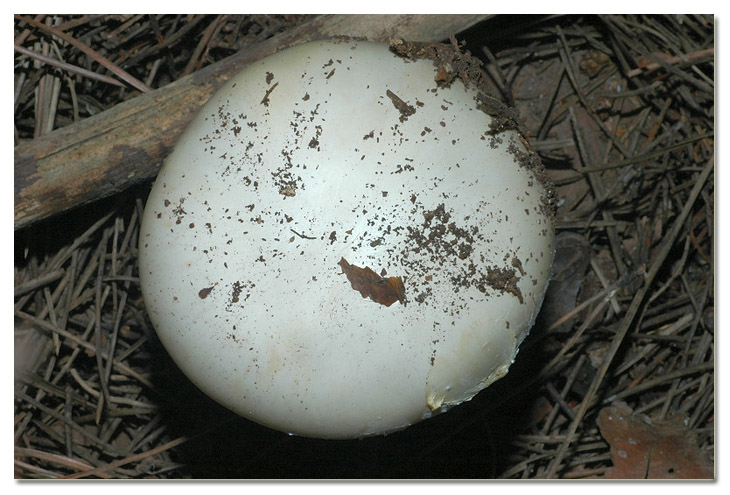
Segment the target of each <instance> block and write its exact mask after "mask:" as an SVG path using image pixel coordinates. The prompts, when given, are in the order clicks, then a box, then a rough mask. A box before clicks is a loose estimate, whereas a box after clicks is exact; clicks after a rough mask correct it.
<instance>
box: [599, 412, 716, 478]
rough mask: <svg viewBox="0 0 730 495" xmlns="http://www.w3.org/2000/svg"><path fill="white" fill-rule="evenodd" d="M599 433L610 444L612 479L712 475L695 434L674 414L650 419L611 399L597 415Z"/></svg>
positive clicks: (608, 474)
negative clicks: (609, 404) (657, 420)
mask: <svg viewBox="0 0 730 495" xmlns="http://www.w3.org/2000/svg"><path fill="white" fill-rule="evenodd" d="M597 422H598V427H599V428H600V430H601V435H602V436H603V438H605V439H606V441H607V442H608V443H609V444H610V445H611V458H612V460H613V467H612V468H611V469H609V470H608V471H607V472H606V476H605V477H606V478H612V479H713V478H714V465H713V462H712V459H710V458H709V456H707V455H706V454H705V453H703V452H702V451H701V450H700V449H699V446H698V445H697V436H696V434H695V433H694V432H693V431H692V430H691V429H689V428H688V427H687V426H685V424H684V418H682V417H677V418H673V419H668V420H665V421H660V422H652V421H651V419H649V418H648V417H646V416H643V415H638V414H634V413H633V411H632V410H631V408H630V407H629V406H628V404H626V403H625V402H615V403H614V404H612V405H611V406H609V407H605V408H603V409H602V410H601V412H600V413H599V415H598V421H597Z"/></svg>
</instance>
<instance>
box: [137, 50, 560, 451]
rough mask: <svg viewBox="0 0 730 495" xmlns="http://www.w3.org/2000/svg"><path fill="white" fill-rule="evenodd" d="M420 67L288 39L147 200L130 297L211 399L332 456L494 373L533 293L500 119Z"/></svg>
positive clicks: (530, 260) (533, 234) (222, 96)
mask: <svg viewBox="0 0 730 495" xmlns="http://www.w3.org/2000/svg"><path fill="white" fill-rule="evenodd" d="M440 67H441V68H440V70H439V68H438V67H437V66H436V64H434V62H433V61H432V60H427V59H420V60H413V59H409V58H406V57H402V56H399V55H396V54H395V53H393V51H392V50H390V49H389V47H388V46H387V45H383V44H377V43H371V42H354V41H349V42H344V41H319V42H310V43H306V44H302V45H299V46H296V47H293V48H289V49H287V50H284V51H282V52H279V53H277V54H275V55H273V56H270V57H268V58H266V59H264V60H261V61H259V62H256V63H254V64H252V65H250V66H249V67H247V68H246V69H244V70H243V71H242V72H241V73H239V74H238V75H236V76H235V77H233V78H232V79H231V80H230V81H229V82H228V83H227V84H226V85H225V86H224V87H223V88H222V89H220V90H219V91H218V92H217V93H216V94H215V95H214V96H213V97H212V98H211V100H210V101H209V102H208V103H207V104H206V105H205V106H204V107H203V109H202V110H201V112H200V113H199V115H198V116H197V117H196V118H195V120H194V121H193V122H192V123H191V124H190V126H189V127H188V128H187V129H186V131H185V132H184V134H183V135H182V137H181V138H180V140H179V142H178V144H177V146H176V148H175V150H174V152H173V153H172V154H171V155H170V156H169V158H168V159H167V160H166V161H165V163H164V166H163V168H162V170H161V172H160V174H159V176H158V178H157V180H156V183H155V185H154V187H153V189H152V192H151V194H150V196H149V200H148V202H147V207H146V211H145V215H144V219H143V225H142V233H141V238H140V259H139V268H140V279H141V284H142V291H143V295H144V299H145V302H146V305H147V309H148V312H149V316H150V318H151V320H152V323H153V324H154V326H155V329H156V330H157V333H158V334H159V337H160V339H161V341H162V343H163V344H164V346H165V347H166V349H167V350H168V351H169V353H170V355H171V356H172V357H173V359H174V360H175V362H176V363H177V364H178V365H179V366H180V368H181V369H182V371H183V372H184V373H185V374H186V375H187V376H188V377H189V378H190V379H191V380H192V381H193V382H194V383H195V384H196V385H197V386H198V387H199V388H200V389H201V390H202V391H204V392H205V393H206V394H208V395H210V396H211V397H212V398H213V399H215V400H217V401H218V402H220V403H221V404H223V405H224V406H226V407H228V408H230V409H231V410H233V411H235V412H236V413H238V414H240V415H242V416H244V417H246V418H249V419H251V420H254V421H257V422H259V423H262V424H264V425H267V426H270V427H272V428H276V429H279V430H282V431H285V432H290V433H293V434H297V435H304V436H311V437H322V438H353V437H362V436H367V435H377V434H383V433H388V432H392V431H395V430H398V429H402V428H405V427H406V426H408V425H410V424H413V423H415V422H418V421H421V420H423V419H426V418H429V417H431V416H432V415H433V414H436V413H439V412H443V411H445V410H447V409H448V408H449V407H451V406H453V405H456V404H459V403H461V402H463V401H467V400H469V399H471V398H472V397H473V396H474V395H475V394H476V393H477V392H479V391H480V390H482V389H483V388H485V387H486V386H488V385H489V384H491V383H492V382H494V381H495V380H497V379H499V378H501V377H503V376H504V375H505V374H506V373H507V371H508V369H509V367H510V364H511V363H512V361H513V360H514V358H515V355H516V353H517V349H518V346H519V345H520V343H521V342H522V340H523V339H524V338H525V336H526V335H527V333H528V331H529V329H530V327H531V326H532V324H533V323H534V320H535V316H536V314H537V312H538V310H539V308H540V305H541V303H542V300H543V296H544V293H545V290H546V287H547V283H548V279H549V275H550V267H551V263H552V259H553V230H554V228H553V218H552V213H551V209H550V205H549V199H548V194H547V192H546V189H545V185H544V177H543V175H542V171H541V170H540V168H539V165H538V164H539V161H537V164H536V159H535V156H534V154H533V153H532V152H531V151H530V150H529V149H528V148H527V147H526V145H525V142H524V139H523V138H522V136H521V134H520V133H519V132H518V131H517V130H514V129H509V128H507V127H509V126H506V127H505V126H501V123H502V121H506V120H509V119H506V118H505V119H502V120H500V119H499V118H497V119H494V118H493V117H492V116H490V115H488V114H487V113H486V112H485V111H484V108H483V107H484V105H483V103H481V102H480V98H479V97H478V96H477V95H478V93H477V89H476V87H475V85H473V84H471V85H468V86H467V85H465V84H464V82H463V81H461V80H460V79H458V78H457V79H455V80H454V81H453V82H451V84H450V85H449V86H448V87H441V86H442V85H439V84H437V82H436V79H438V78H442V76H443V72H444V70H445V68H444V65H443V64H442V65H441V66H440ZM498 117H499V116H498ZM495 123H496V124H497V125H496V127H495V126H494V125H492V124H495Z"/></svg>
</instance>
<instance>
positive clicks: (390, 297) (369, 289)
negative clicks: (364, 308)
mask: <svg viewBox="0 0 730 495" xmlns="http://www.w3.org/2000/svg"><path fill="white" fill-rule="evenodd" d="M337 264H338V265H340V267H341V268H342V273H344V274H345V275H346V276H347V280H349V281H350V285H352V288H353V289H355V290H356V291H358V292H360V295H362V297H364V298H367V297H369V298H370V299H372V300H373V301H375V302H376V303H379V304H382V305H384V306H390V305H391V304H393V303H394V302H396V301H400V303H401V304H402V305H404V306H405V304H406V288H405V286H404V285H403V279H402V278H401V277H387V278H384V277H381V276H380V275H378V274H377V273H375V272H374V271H373V270H372V269H371V268H370V267H367V266H366V267H365V268H360V267H359V266H356V265H351V264H350V263H348V262H347V260H346V259H345V258H341V259H340V261H339V263H337Z"/></svg>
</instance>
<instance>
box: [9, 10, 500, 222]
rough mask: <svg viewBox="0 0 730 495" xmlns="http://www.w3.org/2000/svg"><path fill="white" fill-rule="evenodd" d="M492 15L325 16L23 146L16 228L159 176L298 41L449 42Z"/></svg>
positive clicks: (17, 179)
mask: <svg viewBox="0 0 730 495" xmlns="http://www.w3.org/2000/svg"><path fill="white" fill-rule="evenodd" d="M488 17H489V16H488V15H323V16H318V17H316V18H314V19H312V20H311V21H309V22H306V23H304V24H302V25H300V26H296V27H294V28H292V29H291V30H289V31H287V32H284V33H281V34H279V35H277V36H275V37H272V38H270V39H268V40H266V41H263V42H261V43H257V44H254V45H251V46H249V47H247V48H245V49H243V50H241V51H240V52H239V53H237V54H235V55H232V56H230V57H228V58H226V59H224V60H221V61H220V62H217V63H215V64H212V65H210V66H207V67H205V68H203V69H202V70H200V71H198V72H195V73H193V74H190V75H188V76H185V77H183V78H181V79H179V80H177V81H175V82H173V83H170V84H168V85H167V86H165V87H163V88H160V89H157V90H155V91H152V92H150V93H146V94H142V95H140V96H138V97H136V98H133V99H131V100H128V101H126V102H123V103H120V104H118V105H115V106H114V107H113V108H110V109H108V110H106V111H104V112H101V113H99V114H97V115H94V116H92V117H89V118H87V119H84V120H82V121H80V122H77V123H74V124H71V125H69V126H67V127H63V128H61V129H58V130H55V131H53V132H51V133H49V134H47V135H45V136H43V137H41V138H38V139H34V140H31V141H28V142H24V143H21V144H19V145H18V146H16V147H15V230H18V229H21V228H24V227H27V226H29V225H31V224H32V223H34V222H36V221H38V220H41V219H44V218H48V217H51V216H53V215H56V214H59V213H61V212H64V211H67V210H69V209H71V208H74V207H76V206H80V205H83V204H86V203H89V202H91V201H94V200H97V199H100V198H104V197H107V196H111V195H113V194H115V193H118V192H121V191H123V190H124V189H126V188H128V187H129V186H131V185H134V184H136V183H139V182H142V181H145V180H148V179H150V178H152V177H154V176H155V175H156V174H157V172H158V170H159V168H160V165H161V162H162V160H163V159H164V158H165V157H166V156H167V155H168V153H169V152H170V151H171V150H172V146H173V144H174V143H175V141H176V139H177V137H178V136H179V135H180V133H181V132H182V131H183V130H184V129H185V127H186V126H187V124H188V123H189V122H190V121H191V120H192V118H193V117H194V116H195V114H196V113H197V111H198V109H199V108H200V107H201V106H202V105H203V104H204V103H205V102H206V101H208V99H209V98H210V96H211V95H212V94H213V93H214V92H215V91H216V90H217V89H218V88H219V87H220V86H221V85H223V83H225V82H226V81H227V80H228V79H229V78H230V77H231V76H233V75H234V74H236V73H237V72H239V71H240V70H241V69H242V68H243V67H245V66H247V65H249V64H251V63H252V62H254V61H256V60H259V59H261V58H263V57H265V56H267V55H270V54H272V53H275V52H276V51H278V50H281V49H282V48H286V47H289V46H292V45H295V44H297V43H301V42H304V41H308V40H313V39H322V38H328V37H332V36H337V35H346V36H351V37H355V38H357V37H364V38H367V39H371V40H377V41H387V40H388V38H389V37H390V36H397V37H400V38H403V39H407V40H418V41H441V40H445V39H447V38H448V36H449V35H450V34H455V33H459V32H461V31H463V30H464V29H467V28H469V27H471V26H473V25H474V24H476V23H478V22H480V21H482V20H484V19H486V18H488Z"/></svg>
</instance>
